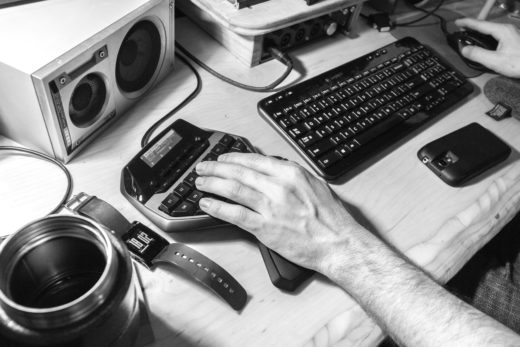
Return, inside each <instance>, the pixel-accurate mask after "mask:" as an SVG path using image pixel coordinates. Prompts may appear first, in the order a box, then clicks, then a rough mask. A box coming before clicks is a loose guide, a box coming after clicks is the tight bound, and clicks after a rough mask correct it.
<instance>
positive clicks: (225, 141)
mask: <svg viewBox="0 0 520 347" xmlns="http://www.w3.org/2000/svg"><path fill="white" fill-rule="evenodd" d="M234 141H235V139H234V138H233V136H231V135H228V134H226V135H224V136H222V138H221V139H220V141H219V142H218V143H220V144H221V145H223V146H225V147H226V148H229V146H231V144H232V143H233V142H234Z"/></svg>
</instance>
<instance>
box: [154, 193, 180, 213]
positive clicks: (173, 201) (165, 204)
mask: <svg viewBox="0 0 520 347" xmlns="http://www.w3.org/2000/svg"><path fill="white" fill-rule="evenodd" d="M180 201H181V198H179V197H178V196H177V195H174V194H170V195H168V196H167V197H166V199H164V200H163V201H162V202H161V205H160V206H159V210H161V211H163V212H164V213H166V214H170V213H171V212H172V211H173V209H174V208H175V206H177V205H178V204H179V202H180Z"/></svg>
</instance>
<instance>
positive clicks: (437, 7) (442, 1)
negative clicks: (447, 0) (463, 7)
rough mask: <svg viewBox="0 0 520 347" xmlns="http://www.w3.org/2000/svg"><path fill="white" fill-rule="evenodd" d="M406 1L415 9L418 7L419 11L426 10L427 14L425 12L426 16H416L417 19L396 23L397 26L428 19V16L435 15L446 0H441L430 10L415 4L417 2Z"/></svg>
mask: <svg viewBox="0 0 520 347" xmlns="http://www.w3.org/2000/svg"><path fill="white" fill-rule="evenodd" d="M406 3H407V4H408V5H409V6H411V7H413V8H414V9H416V10H419V11H421V12H424V13H425V14H424V16H422V17H419V18H416V19H414V20H411V21H409V22H404V23H396V24H395V26H400V27H404V26H408V25H410V24H415V23H417V22H420V21H422V20H423V19H426V18H428V17H430V16H432V15H435V12H437V10H438V9H439V8H440V7H441V6H442V5H443V4H444V0H440V1H439V3H438V4H437V5H436V6H435V7H434V8H433V9H432V10H430V11H428V10H425V9H423V8H420V7H418V6H415V4H411V3H410V2H409V1H406Z"/></svg>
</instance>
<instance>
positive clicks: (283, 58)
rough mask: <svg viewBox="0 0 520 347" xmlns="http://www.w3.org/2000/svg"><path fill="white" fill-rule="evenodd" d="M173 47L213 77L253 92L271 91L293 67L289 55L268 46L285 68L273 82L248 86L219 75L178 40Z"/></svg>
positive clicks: (273, 55) (272, 54)
mask: <svg viewBox="0 0 520 347" xmlns="http://www.w3.org/2000/svg"><path fill="white" fill-rule="evenodd" d="M175 47H177V48H178V49H179V50H180V51H181V52H182V53H183V54H184V55H186V56H187V57H188V58H190V59H191V60H193V61H194V62H195V63H197V64H198V65H200V66H201V67H202V68H203V69H204V70H206V71H207V72H209V73H210V74H212V75H213V76H215V77H217V78H219V79H221V80H222V81H224V82H227V83H229V84H231V85H233V86H235V87H238V88H242V89H246V90H250V91H253V92H270V91H272V90H273V89H274V88H275V87H276V86H278V85H279V84H280V83H282V81H283V80H284V79H285V78H286V77H287V76H289V74H290V73H291V71H292V69H293V62H292V59H291V58H290V57H289V55H287V54H285V53H283V52H282V51H280V50H278V49H276V48H269V49H268V51H269V52H270V53H271V56H272V57H273V58H275V59H276V60H278V61H280V62H281V63H283V64H284V65H286V66H287V68H286V69H285V72H284V73H283V74H282V75H281V76H280V77H278V78H277V79H276V80H275V81H274V82H272V83H270V84H268V85H266V86H264V87H256V86H250V85H247V84H243V83H240V82H237V81H235V80H232V79H231V78H229V77H226V76H224V75H221V74H220V73H218V72H217V71H215V70H213V69H212V68H210V67H209V66H208V65H206V64H204V63H203V62H202V61H200V60H199V59H198V58H196V57H195V56H194V55H193V54H191V53H190V52H188V50H187V49H186V48H184V47H183V46H181V45H180V44H179V43H178V42H175Z"/></svg>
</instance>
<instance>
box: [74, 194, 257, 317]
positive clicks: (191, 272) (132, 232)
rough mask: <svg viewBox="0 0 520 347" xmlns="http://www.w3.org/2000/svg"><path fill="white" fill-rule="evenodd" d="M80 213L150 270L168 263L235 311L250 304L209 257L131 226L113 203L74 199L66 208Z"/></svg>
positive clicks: (139, 226) (142, 227)
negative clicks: (119, 241)
mask: <svg viewBox="0 0 520 347" xmlns="http://www.w3.org/2000/svg"><path fill="white" fill-rule="evenodd" d="M65 208H67V209H68V210H69V211H71V212H72V213H76V214H79V215H82V216H85V217H88V218H90V219H93V220H94V221H96V222H98V223H99V224H101V225H103V226H104V227H105V228H107V229H109V230H110V231H112V232H113V233H114V234H115V235H116V236H117V237H119V238H120V239H121V240H122V241H123V242H124V243H125V245H126V246H127V248H128V250H129V251H130V254H131V255H132V258H133V259H135V260H136V261H138V262H139V263H141V264H142V265H144V266H145V267H146V268H148V269H150V270H151V269H153V268H154V267H155V266H156V265H159V264H162V263H165V264H169V265H173V266H175V267H176V268H178V269H179V270H181V271H183V272H184V273H185V274H187V275H188V276H190V277H192V278H193V279H195V280H196V281H198V282H199V283H201V284H203V285H205V286H206V287H207V288H209V289H211V290H212V291H213V292H214V293H215V294H217V295H218V296H220V297H221V298H222V299H224V300H225V301H226V302H227V303H228V304H229V305H230V306H231V307H232V308H233V309H235V310H237V311H239V310H241V309H242V308H243V307H244V306H245V304H246V301H247V293H246V291H245V289H244V288H243V287H242V286H241V285H240V283H238V281H237V280H235V279H234V278H233V276H231V275H230V274H229V273H228V272H227V271H226V270H224V269H223V268H222V267H221V266H219V265H218V264H217V263H215V262H213V261H212V260H211V259H209V258H208V257H206V256H204V255H203V254H201V253H199V252H197V251H196V250H194V249H192V248H190V247H188V246H187V245H184V244H182V243H169V242H168V241H167V240H166V239H165V238H164V237H162V236H160V235H159V234H157V233H156V232H154V231H153V230H151V229H150V228H148V227H147V226H146V225H143V224H141V223H139V222H137V221H135V222H133V223H130V222H129V221H128V220H127V219H126V218H125V217H124V216H123V215H122V214H121V213H120V212H119V211H118V210H117V209H115V208H114V207H113V206H112V205H110V204H109V203H107V202H105V201H103V200H101V199H99V198H97V197H95V196H90V195H88V194H85V193H79V194H78V195H75V196H73V197H72V198H71V199H70V200H69V201H68V202H67V204H66V205H65Z"/></svg>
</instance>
